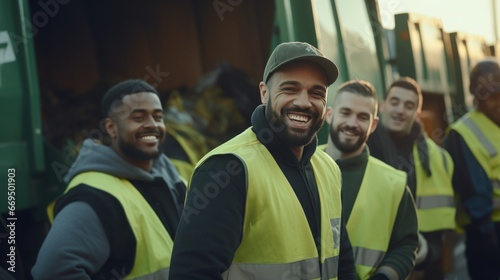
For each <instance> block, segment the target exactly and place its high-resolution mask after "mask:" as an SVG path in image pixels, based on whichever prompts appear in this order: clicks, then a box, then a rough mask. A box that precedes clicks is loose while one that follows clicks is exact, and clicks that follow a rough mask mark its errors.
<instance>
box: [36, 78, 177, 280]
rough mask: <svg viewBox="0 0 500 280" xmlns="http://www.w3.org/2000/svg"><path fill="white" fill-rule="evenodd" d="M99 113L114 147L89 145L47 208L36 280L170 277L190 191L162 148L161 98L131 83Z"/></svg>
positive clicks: (117, 89)
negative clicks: (47, 223) (47, 228)
mask: <svg viewBox="0 0 500 280" xmlns="http://www.w3.org/2000/svg"><path fill="white" fill-rule="evenodd" d="M102 109H103V113H104V116H105V119H104V122H103V124H104V127H105V129H106V132H107V133H108V134H109V136H110V137H109V138H110V142H111V143H110V145H109V146H108V145H104V144H103V143H98V142H94V140H93V139H87V140H85V141H84V143H83V146H82V148H81V149H80V153H79V155H78V158H77V160H76V162H75V163H74V164H73V165H72V167H71V169H70V170H69V173H68V174H67V175H66V177H65V182H66V183H68V187H67V189H66V191H65V193H64V195H62V196H61V197H60V198H58V199H57V200H56V202H55V203H53V204H51V206H50V207H49V217H50V219H51V220H53V223H52V227H51V229H50V231H49V233H48V235H47V237H46V239H45V241H44V243H43V245H42V248H41V249H40V252H39V254H38V258H37V261H36V264H35V266H34V267H33V269H32V274H33V278H34V279H91V278H92V279H115V278H116V279H135V278H139V279H168V272H169V266H170V256H171V253H172V247H173V239H174V237H175V233H176V230H177V224H178V223H179V219H180V213H181V210H182V204H183V201H184V196H185V192H186V190H185V188H186V186H185V185H184V183H182V181H181V179H180V177H179V175H178V173H177V171H176V170H175V168H174V167H173V165H172V163H171V162H170V161H169V160H168V158H167V157H166V156H165V155H164V154H163V153H162V151H161V149H160V147H161V143H162V142H163V141H164V140H165V125H164V123H163V110H162V106H161V102H160V98H159V96H158V92H157V91H156V89H155V88H154V87H152V86H151V85H149V84H148V83H146V82H144V81H142V80H127V81H124V82H121V83H119V84H117V85H115V86H113V87H112V88H111V89H109V90H108V92H107V93H106V94H105V95H104V97H103V99H102ZM101 140H103V139H101ZM100 142H102V141H100ZM54 217H55V218H54Z"/></svg>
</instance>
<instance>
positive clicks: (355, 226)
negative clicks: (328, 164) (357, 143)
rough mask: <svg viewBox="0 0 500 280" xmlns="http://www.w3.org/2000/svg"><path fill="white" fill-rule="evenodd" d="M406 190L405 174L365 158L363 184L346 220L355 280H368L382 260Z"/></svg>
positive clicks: (378, 161)
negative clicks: (354, 266)
mask: <svg viewBox="0 0 500 280" xmlns="http://www.w3.org/2000/svg"><path fill="white" fill-rule="evenodd" d="M346 187H349V186H346ZM405 189H406V173H405V172H403V171H400V170H397V169H395V168H393V167H391V166H389V165H387V164H385V163H384V162H382V161H380V160H378V159H376V158H374V157H372V156H370V157H369V158H368V164H367V166H366V170H365V174H364V176H363V181H362V183H361V186H360V188H359V192H358V194H357V196H356V201H355V202H354V205H353V208H352V212H351V215H350V216H349V220H348V221H347V232H348V234H349V239H350V240H351V244H352V247H353V250H354V260H355V263H356V274H357V276H358V279H360V280H364V279H369V278H370V276H372V275H373V274H374V273H375V271H376V270H377V268H378V267H379V265H380V262H381V261H382V259H383V258H384V256H385V253H386V252H387V249H388V248H389V242H390V239H391V234H392V229H393V228H394V221H395V220H396V216H397V213H398V209H399V204H400V203H401V199H402V197H403V193H404V191H405ZM367 231H370V234H367V233H366V232H367Z"/></svg>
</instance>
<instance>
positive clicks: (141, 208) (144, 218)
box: [48, 172, 174, 280]
mask: <svg viewBox="0 0 500 280" xmlns="http://www.w3.org/2000/svg"><path fill="white" fill-rule="evenodd" d="M79 184H85V185H88V186H91V187H93V188H96V189H98V190H101V191H104V192H107V193H109V194H110V195H112V196H113V197H115V198H116V199H117V200H118V201H119V202H120V203H121V205H122V206H123V209H124V210H125V215H126V216H127V220H128V222H129V224H130V227H131V228H132V231H133V233H134V237H135V240H136V248H135V259H134V266H133V267H132V270H131V271H130V273H129V274H128V275H126V276H125V278H124V279H141V280H146V279H168V273H169V267H170V258H171V255H172V248H173V246H174V242H173V240H172V238H171V237H170V234H169V233H168V231H167V230H166V229H165V227H164V226H163V223H162V222H161V221H160V219H159V218H158V216H157V214H156V213H155V212H154V210H153V209H152V208H151V206H150V205H149V203H148V202H147V201H146V200H145V199H144V197H143V196H142V195H141V193H140V192H139V191H138V190H137V189H136V188H135V187H134V186H133V185H132V184H131V183H130V182H129V181H128V180H126V179H120V178H117V177H114V176H111V175H108V174H105V173H101V172H84V173H80V174H78V175H77V176H76V177H75V178H73V179H72V180H71V182H70V183H69V185H68V187H67V189H66V191H65V193H66V192H68V191H69V190H70V189H72V188H74V187H76V186H78V185H79ZM54 205H55V203H52V204H51V205H50V206H49V209H48V212H49V218H50V219H51V221H52V220H53V217H54V212H53V211H54Z"/></svg>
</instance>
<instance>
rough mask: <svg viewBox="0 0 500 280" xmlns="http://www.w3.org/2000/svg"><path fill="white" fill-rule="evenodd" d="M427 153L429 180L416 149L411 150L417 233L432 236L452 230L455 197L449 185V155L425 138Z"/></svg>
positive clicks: (450, 175) (450, 169)
mask: <svg viewBox="0 0 500 280" xmlns="http://www.w3.org/2000/svg"><path fill="white" fill-rule="evenodd" d="M425 141H426V143H427V149H428V152H429V168H430V170H431V172H432V176H427V173H426V172H425V170H424V168H423V167H422V164H421V162H420V158H419V156H418V147H417V145H414V146H413V158H414V163H415V164H414V166H415V172H416V180H417V189H416V198H415V200H416V201H415V202H416V205H417V214H418V230H419V231H421V232H431V231H437V230H446V229H450V230H453V229H455V227H456V226H455V197H454V192H453V186H452V183H451V180H452V176H453V168H454V165H453V160H452V159H451V156H450V154H449V153H448V152H447V151H446V150H444V149H443V148H441V147H439V146H438V145H437V144H436V143H434V141H432V140H431V139H429V138H427V137H426V138H425Z"/></svg>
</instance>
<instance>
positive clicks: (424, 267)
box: [367, 77, 455, 280]
mask: <svg viewBox="0 0 500 280" xmlns="http://www.w3.org/2000/svg"><path fill="white" fill-rule="evenodd" d="M422 103H423V97H422V91H421V89H420V86H419V85H418V83H417V82H416V81H415V80H414V79H412V78H409V77H403V78H400V79H398V80H396V81H395V82H394V83H392V84H391V85H390V87H389V90H388V92H387V96H386V97H385V100H384V102H383V103H382V105H381V108H380V112H381V124H382V125H379V126H378V127H377V129H376V130H375V131H374V133H373V134H372V135H371V136H370V138H369V139H368V142H367V145H368V147H370V152H371V154H372V155H373V156H374V157H376V158H378V159H380V160H382V161H384V162H385V163H387V164H389V165H391V166H393V167H395V168H397V169H399V170H403V171H405V172H406V173H407V184H408V187H409V188H410V190H411V192H412V195H413V197H414V198H415V202H416V205H417V215H418V230H419V233H420V234H419V241H420V242H419V248H420V249H419V250H418V252H417V258H416V261H415V271H414V272H413V273H412V275H411V276H410V279H412V280H413V279H422V280H423V279H425V280H433V279H435V280H442V279H443V278H444V277H445V276H444V274H445V271H444V269H443V267H442V265H441V256H442V255H443V254H442V251H443V244H444V242H443V241H444V239H445V238H446V237H447V236H449V233H451V232H453V230H454V229H455V200H454V192H453V187H452V182H451V178H452V175H453V168H454V166H453V161H452V159H451V157H450V155H449V154H448V152H446V150H444V149H443V148H441V147H440V146H438V145H437V144H436V143H435V142H434V141H432V139H430V138H429V137H428V136H427V135H426V134H425V131H424V129H423V128H422V126H421V124H420V122H419V116H420V114H421V112H422Z"/></svg>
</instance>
